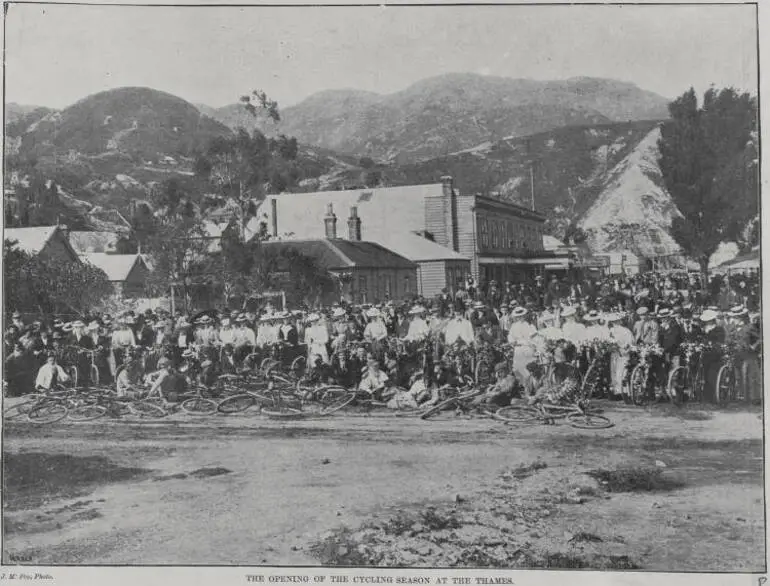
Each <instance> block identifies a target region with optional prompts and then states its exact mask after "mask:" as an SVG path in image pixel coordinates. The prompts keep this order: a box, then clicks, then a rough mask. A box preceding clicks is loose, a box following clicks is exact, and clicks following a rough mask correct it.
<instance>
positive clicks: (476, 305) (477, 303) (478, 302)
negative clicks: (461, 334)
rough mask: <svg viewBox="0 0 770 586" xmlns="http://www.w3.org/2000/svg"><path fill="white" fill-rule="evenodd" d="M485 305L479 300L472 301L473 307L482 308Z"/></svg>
mask: <svg viewBox="0 0 770 586" xmlns="http://www.w3.org/2000/svg"><path fill="white" fill-rule="evenodd" d="M485 307H486V305H484V304H483V303H482V302H481V301H476V302H474V303H473V309H484V308H485Z"/></svg>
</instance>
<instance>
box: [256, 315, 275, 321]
mask: <svg viewBox="0 0 770 586" xmlns="http://www.w3.org/2000/svg"><path fill="white" fill-rule="evenodd" d="M273 319H275V316H274V314H272V313H265V314H264V315H262V316H261V317H260V318H259V321H271V320H273Z"/></svg>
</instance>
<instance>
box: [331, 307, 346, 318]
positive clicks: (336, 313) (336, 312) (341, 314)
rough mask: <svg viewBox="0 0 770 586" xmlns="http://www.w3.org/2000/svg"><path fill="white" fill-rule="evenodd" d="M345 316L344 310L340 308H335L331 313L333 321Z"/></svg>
mask: <svg viewBox="0 0 770 586" xmlns="http://www.w3.org/2000/svg"><path fill="white" fill-rule="evenodd" d="M345 315H346V314H345V310H344V309H342V308H341V307H335V308H334V311H332V317H333V318H335V319H336V318H338V317H345Z"/></svg>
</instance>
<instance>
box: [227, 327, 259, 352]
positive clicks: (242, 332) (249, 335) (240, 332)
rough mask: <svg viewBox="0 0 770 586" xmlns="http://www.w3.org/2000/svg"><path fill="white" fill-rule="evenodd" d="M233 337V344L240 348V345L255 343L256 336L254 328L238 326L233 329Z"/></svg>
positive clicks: (252, 344)
mask: <svg viewBox="0 0 770 586" xmlns="http://www.w3.org/2000/svg"><path fill="white" fill-rule="evenodd" d="M233 339H234V342H235V344H234V345H235V346H236V347H237V348H240V347H241V346H256V345H257V336H256V334H254V330H252V329H251V328H250V327H245V328H238V329H237V330H235V334H234V336H233Z"/></svg>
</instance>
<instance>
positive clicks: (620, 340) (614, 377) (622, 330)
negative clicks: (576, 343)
mask: <svg viewBox="0 0 770 586" xmlns="http://www.w3.org/2000/svg"><path fill="white" fill-rule="evenodd" d="M604 320H605V321H606V322H607V327H608V328H609V331H610V339H611V340H614V341H615V343H617V345H618V348H617V350H614V351H613V352H612V354H611V355H610V388H611V389H612V393H613V394H615V395H623V394H624V390H625V389H624V388H623V379H624V378H625V376H626V367H627V365H628V355H629V351H630V349H631V346H633V344H634V334H633V333H631V330H629V329H628V328H627V327H625V326H624V325H623V324H622V320H623V314H621V313H609V314H607V315H606V316H605V317H604Z"/></svg>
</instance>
